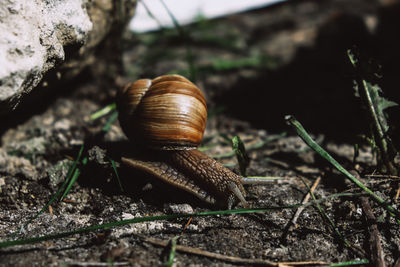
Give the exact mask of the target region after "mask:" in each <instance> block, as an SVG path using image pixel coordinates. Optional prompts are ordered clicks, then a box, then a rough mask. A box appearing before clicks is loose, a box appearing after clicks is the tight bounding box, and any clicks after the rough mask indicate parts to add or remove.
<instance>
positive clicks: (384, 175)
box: [365, 174, 400, 180]
mask: <svg viewBox="0 0 400 267" xmlns="http://www.w3.org/2000/svg"><path fill="white" fill-rule="evenodd" d="M365 177H368V178H389V179H394V180H399V179H400V176H397V175H388V174H366V175H365Z"/></svg>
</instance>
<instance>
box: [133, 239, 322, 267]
mask: <svg viewBox="0 0 400 267" xmlns="http://www.w3.org/2000/svg"><path fill="white" fill-rule="evenodd" d="M138 236H139V237H140V238H142V239H143V240H144V241H145V242H148V243H150V244H153V245H156V246H161V247H165V246H167V245H168V241H165V240H160V239H156V238H151V237H146V236H143V235H138ZM176 250H177V251H180V252H184V253H189V254H195V255H199V256H204V257H208V258H213V259H217V260H222V261H228V262H234V263H244V264H260V265H265V266H282V265H284V266H295V265H326V264H327V263H326V262H323V261H303V262H272V261H268V260H263V259H245V258H240V257H235V256H226V255H222V254H218V253H214V252H209V251H205V250H202V249H199V248H192V247H188V246H182V245H176Z"/></svg>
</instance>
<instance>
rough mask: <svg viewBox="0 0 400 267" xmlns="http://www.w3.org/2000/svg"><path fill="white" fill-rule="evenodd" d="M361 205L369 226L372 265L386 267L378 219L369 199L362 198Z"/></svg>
mask: <svg viewBox="0 0 400 267" xmlns="http://www.w3.org/2000/svg"><path fill="white" fill-rule="evenodd" d="M361 204H362V207H363V209H364V212H365V216H366V217H367V221H368V222H370V225H369V227H368V228H369V244H370V248H371V261H372V262H371V263H372V264H373V265H374V266H379V267H385V266H386V264H385V254H384V252H383V250H382V246H381V241H380V238H379V231H378V226H377V225H376V218H375V215H374V213H373V212H372V209H371V205H370V204H369V202H368V198H366V197H362V198H361Z"/></svg>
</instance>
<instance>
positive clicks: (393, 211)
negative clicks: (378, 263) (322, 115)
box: [285, 115, 400, 224]
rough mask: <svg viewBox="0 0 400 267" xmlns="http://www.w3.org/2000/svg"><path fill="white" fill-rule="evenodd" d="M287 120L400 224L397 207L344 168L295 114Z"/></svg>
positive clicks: (309, 144) (320, 153)
mask: <svg viewBox="0 0 400 267" xmlns="http://www.w3.org/2000/svg"><path fill="white" fill-rule="evenodd" d="M285 119H286V121H287V122H288V123H289V124H290V125H291V126H293V127H294V129H295V130H296V132H297V134H298V135H299V136H300V138H301V139H303V141H304V142H305V143H306V144H307V145H308V146H309V147H311V148H312V149H313V150H314V151H316V152H317V153H318V154H319V155H320V156H321V157H323V158H324V159H326V160H327V161H328V162H329V163H330V164H332V165H333V166H334V167H335V168H336V169H337V170H338V171H340V172H341V173H343V174H344V175H345V176H346V177H347V178H348V179H349V180H350V181H352V182H353V183H354V184H356V185H357V186H358V187H359V188H361V189H362V190H364V191H365V192H366V193H367V194H368V195H369V196H371V197H372V199H374V200H375V201H376V202H377V203H379V204H381V205H382V206H383V207H385V209H386V210H387V211H389V214H390V215H391V216H393V217H396V219H397V222H398V223H399V224H400V213H399V211H397V210H396V209H395V208H393V207H392V206H390V205H389V204H387V203H386V202H385V200H383V199H382V198H381V197H379V196H378V195H376V194H375V193H374V192H372V191H371V190H370V189H369V188H368V187H366V186H365V185H364V184H363V183H362V182H361V181H359V180H358V179H357V178H356V177H354V176H353V175H352V174H351V173H349V172H348V171H347V170H346V169H345V168H343V167H342V166H341V165H340V164H339V163H338V162H337V161H336V160H335V159H334V158H333V157H332V156H331V155H329V153H328V152H326V151H325V150H324V149H323V148H322V147H320V146H319V145H318V144H317V143H316V142H315V141H314V140H313V139H312V138H311V137H310V136H309V135H308V133H307V132H306V130H305V129H304V128H303V126H302V125H301V123H300V122H299V121H297V120H296V119H295V118H294V117H293V116H291V115H288V116H286V117H285Z"/></svg>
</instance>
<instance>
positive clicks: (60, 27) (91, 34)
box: [0, 0, 136, 114]
mask: <svg viewBox="0 0 400 267" xmlns="http://www.w3.org/2000/svg"><path fill="white" fill-rule="evenodd" d="M135 2H136V1H111V0H108V1H87V0H68V1H56V0H49V1H43V0H35V1H24V0H7V1H3V3H2V4H1V5H0V62H1V68H0V114H1V113H6V112H8V111H10V110H13V109H14V108H15V107H16V106H17V105H18V104H19V102H20V101H21V100H22V99H24V97H25V96H26V95H27V94H29V93H30V92H31V91H32V90H33V89H34V88H35V87H37V86H38V85H39V84H40V82H41V81H42V79H43V78H44V77H46V76H45V75H46V74H48V72H49V71H50V70H54V68H55V67H57V69H56V70H54V71H53V73H51V75H52V76H54V77H55V79H54V80H60V79H61V78H71V77H75V76H76V75H77V74H78V73H79V72H80V71H81V70H82V69H83V68H84V67H85V66H88V65H89V64H90V63H93V62H94V61H95V60H94V57H93V55H94V54H95V48H96V47H98V46H99V44H101V43H102V42H103V41H104V40H105V38H106V37H107V36H110V35H112V34H110V33H111V32H112V30H113V27H114V26H116V25H118V26H120V25H123V24H124V23H125V22H126V21H127V19H128V18H129V17H130V16H131V15H132V11H133V9H134V8H133V7H134V3H135ZM120 31H121V30H118V32H120ZM113 38H115V35H114V36H113ZM61 63H63V64H61ZM52 78H53V77H49V81H51V80H52ZM45 79H46V78H45ZM49 81H42V84H40V85H41V86H42V87H46V86H50V85H53V84H52V83H51V82H49Z"/></svg>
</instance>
